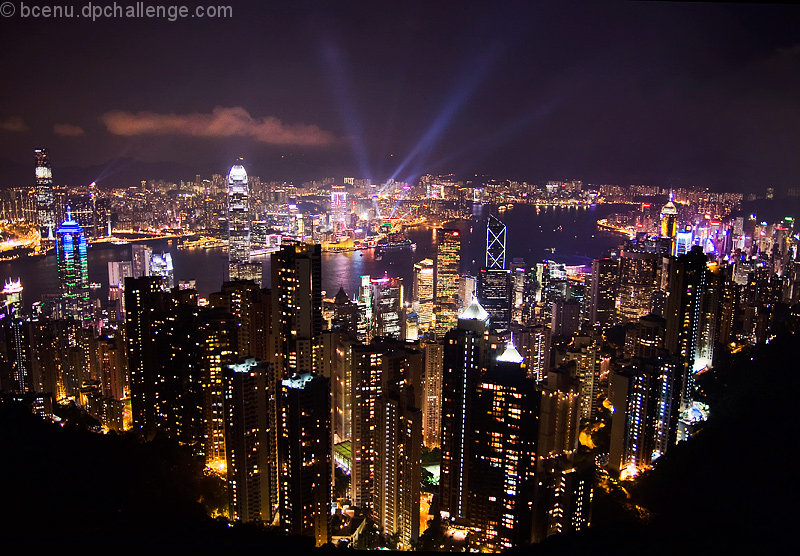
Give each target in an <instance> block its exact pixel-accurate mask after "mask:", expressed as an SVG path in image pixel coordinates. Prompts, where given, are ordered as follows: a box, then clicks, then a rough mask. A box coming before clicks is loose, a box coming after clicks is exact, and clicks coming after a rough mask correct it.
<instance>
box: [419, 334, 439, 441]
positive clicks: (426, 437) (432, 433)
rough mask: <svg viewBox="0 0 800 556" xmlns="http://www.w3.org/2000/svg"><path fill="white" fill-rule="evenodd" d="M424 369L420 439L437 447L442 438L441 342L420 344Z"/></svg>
mask: <svg viewBox="0 0 800 556" xmlns="http://www.w3.org/2000/svg"><path fill="white" fill-rule="evenodd" d="M422 349H423V353H424V354H425V371H424V373H423V375H422V389H423V398H422V418H423V429H422V439H423V442H424V443H425V446H427V447H429V448H437V447H439V444H440V443H441V440H442V363H443V357H444V346H443V345H442V343H441V342H426V343H424V344H423V345H422Z"/></svg>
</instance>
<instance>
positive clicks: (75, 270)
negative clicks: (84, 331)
mask: <svg viewBox="0 0 800 556" xmlns="http://www.w3.org/2000/svg"><path fill="white" fill-rule="evenodd" d="M87 249H88V248H87V244H86V237H85V236H84V233H83V228H82V227H81V226H80V225H79V224H78V223H77V222H75V221H74V220H73V219H72V217H71V215H70V211H69V207H67V217H66V219H65V220H64V221H63V222H62V223H61V226H59V227H58V230H56V264H57V266H58V283H59V289H60V290H61V304H62V314H63V316H64V317H65V318H71V319H75V320H78V321H80V322H83V323H87V324H88V322H89V321H90V320H91V318H92V312H91V303H90V301H89V257H88V252H87Z"/></svg>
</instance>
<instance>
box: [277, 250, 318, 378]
mask: <svg viewBox="0 0 800 556" xmlns="http://www.w3.org/2000/svg"><path fill="white" fill-rule="evenodd" d="M320 261H321V247H320V245H318V244H317V245H312V244H302V243H294V242H293V243H285V244H284V245H282V246H281V249H280V250H279V251H276V252H275V253H273V254H272V263H271V272H272V334H271V336H272V338H273V344H274V345H273V346H272V349H271V354H272V357H273V362H274V363H275V365H276V371H277V372H278V376H279V377H283V378H289V377H291V376H293V375H295V374H300V373H308V372H314V371H315V369H316V368H318V367H319V361H320V357H321V343H320V333H321V332H322V269H321V263H320Z"/></svg>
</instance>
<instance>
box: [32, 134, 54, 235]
mask: <svg viewBox="0 0 800 556" xmlns="http://www.w3.org/2000/svg"><path fill="white" fill-rule="evenodd" d="M34 154H35V156H36V216H37V219H38V224H39V237H40V238H41V242H42V246H43V247H50V246H52V245H53V243H54V241H55V233H56V226H57V223H56V206H55V196H54V194H53V170H52V168H51V167H50V159H49V157H48V153H47V149H35V150H34Z"/></svg>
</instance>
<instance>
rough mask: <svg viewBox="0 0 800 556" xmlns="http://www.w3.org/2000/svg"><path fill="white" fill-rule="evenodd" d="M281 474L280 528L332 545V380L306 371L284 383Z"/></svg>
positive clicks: (282, 396)
mask: <svg viewBox="0 0 800 556" xmlns="http://www.w3.org/2000/svg"><path fill="white" fill-rule="evenodd" d="M280 388H281V392H280V398H279V401H278V407H279V419H278V430H277V431H276V432H277V440H278V452H277V453H278V468H279V469H278V472H279V479H278V480H279V489H278V490H279V511H280V521H281V527H282V528H283V530H284V531H286V532H287V533H289V534H292V535H300V536H304V537H311V538H313V539H314V541H315V543H316V545H317V546H322V545H324V544H326V543H328V542H330V524H329V518H330V507H331V472H332V469H331V430H330V422H331V421H330V419H331V413H330V386H329V384H328V379H327V378H325V377H322V376H313V375H311V374H308V373H302V374H297V375H295V376H293V377H291V378H288V379H284V380H282V381H281V382H280Z"/></svg>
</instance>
